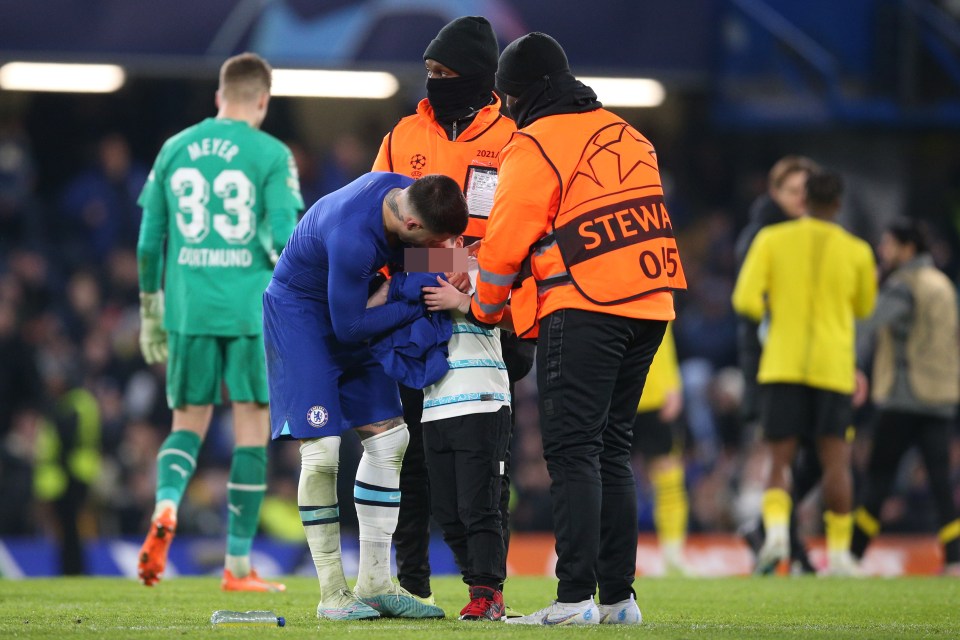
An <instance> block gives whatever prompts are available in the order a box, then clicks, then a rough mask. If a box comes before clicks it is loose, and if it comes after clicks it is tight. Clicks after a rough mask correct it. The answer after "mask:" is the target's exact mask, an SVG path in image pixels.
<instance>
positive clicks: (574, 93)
mask: <svg viewBox="0 0 960 640" xmlns="http://www.w3.org/2000/svg"><path fill="white" fill-rule="evenodd" d="M496 75H497V82H496V85H497V89H499V90H500V92H501V93H503V94H505V95H508V96H513V97H514V98H516V99H517V100H516V102H515V103H514V104H513V106H512V107H511V109H510V116H511V117H512V118H513V119H514V120H516V122H517V126H518V127H521V128H522V127H525V126H526V125H528V124H531V123H532V122H533V121H534V120H536V119H538V118H542V117H543V116H549V115H556V114H561V113H583V112H585V111H593V110H594V109H599V108H600V107H601V106H602V105H601V104H600V102H599V101H597V94H596V93H594V92H593V89H591V88H590V87H588V86H587V85H585V84H583V83H582V82H580V81H579V80H577V79H576V78H575V77H574V76H573V74H572V73H571V72H570V64H569V63H568V62H567V54H566V53H564V51H563V48H562V47H561V46H560V43H558V42H557V41H556V40H554V39H553V38H551V37H550V36H548V35H547V34H545V33H539V32H534V33H528V34H527V35H525V36H523V37H522V38H518V39H516V40H514V41H513V42H511V43H510V44H509V45H507V47H506V48H505V49H504V50H503V54H502V55H501V56H500V63H499V66H498V68H497V74H496Z"/></svg>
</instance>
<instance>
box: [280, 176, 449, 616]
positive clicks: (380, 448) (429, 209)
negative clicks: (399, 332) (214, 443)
mask: <svg viewBox="0 0 960 640" xmlns="http://www.w3.org/2000/svg"><path fill="white" fill-rule="evenodd" d="M466 225H467V204H466V201H465V199H464V196H463V192H462V191H461V189H460V186H459V185H458V184H457V183H456V181H454V180H452V179H450V178H448V177H445V176H441V175H429V176H424V177H423V178H421V179H420V180H417V181H414V180H413V179H411V178H408V177H406V176H400V175H397V174H392V173H370V174H366V175H364V176H361V177H360V178H358V179H357V180H355V181H354V182H352V183H350V184H348V185H347V186H345V187H343V188H342V189H340V190H338V191H335V192H334V193H331V194H329V195H327V196H325V197H323V198H321V199H320V200H319V201H318V202H317V203H316V204H314V205H313V207H311V208H310V210H309V211H307V213H306V215H305V216H304V217H303V219H302V220H301V221H300V223H299V224H298V225H297V227H296V229H295V230H294V232H293V234H292V235H291V236H290V240H289V241H288V243H287V246H286V248H285V249H284V251H283V253H282V254H281V256H280V261H279V262H278V263H277V267H276V269H275V271H274V275H273V280H272V281H271V282H270V285H269V287H268V288H267V290H266V293H264V296H263V302H264V314H263V324H264V343H265V347H266V353H267V377H268V380H269V385H270V401H271V402H270V419H271V427H272V431H273V438H274V439H281V438H285V439H298V440H300V442H301V444H300V459H301V473H300V484H299V488H298V500H297V501H298V503H299V506H300V517H301V520H302V521H303V526H304V531H305V533H306V537H307V543H308V545H309V547H310V552H311V555H312V556H313V560H314V564H315V565H316V568H317V575H318V578H319V580H320V604H319V605H318V606H317V615H318V617H321V618H330V619H336V620H344V619H347V620H354V619H361V618H371V617H377V616H384V617H404V618H433V617H442V616H443V611H442V609H440V608H439V607H436V606H433V605H430V604H426V603H423V602H421V601H420V600H418V599H417V598H414V597H413V596H412V595H411V594H409V593H408V592H406V590H404V589H403V588H402V587H400V585H399V584H396V583H395V582H394V581H393V579H392V577H391V574H390V545H391V539H392V536H393V532H394V529H395V528H396V525H397V513H398V507H399V504H400V489H399V487H400V465H401V462H402V461H403V454H404V451H405V450H406V447H407V442H408V439H409V436H408V434H407V428H406V425H405V424H404V423H403V419H402V417H401V416H402V415H403V411H402V409H401V405H400V395H399V391H398V387H397V383H396V381H394V380H393V379H392V378H390V377H388V376H387V374H386V373H385V372H384V370H383V368H382V366H381V365H380V364H379V362H377V361H376V360H375V359H374V357H373V355H372V354H371V352H370V349H369V347H368V345H367V343H366V341H367V340H369V339H370V338H372V337H374V336H378V335H381V334H384V333H388V332H390V331H391V330H393V329H396V328H398V327H401V326H403V325H405V324H407V323H408V322H411V321H412V320H414V319H415V318H416V317H417V316H418V315H419V314H420V313H422V311H421V310H420V309H419V308H418V307H415V306H413V305H407V304H403V303H396V302H394V303H391V302H387V303H386V304H382V305H379V306H370V307H369V308H368V296H369V291H370V287H371V283H373V282H375V278H376V276H377V274H378V272H379V271H380V269H382V268H383V267H384V266H385V265H386V264H387V263H392V264H395V263H400V262H402V251H403V248H404V247H405V246H421V247H425V246H439V245H440V244H442V243H444V242H445V241H446V240H447V239H449V238H452V237H456V236H458V235H460V234H461V233H463V231H464V229H465V228H466ZM384 293H385V289H384V288H383V287H381V288H380V289H379V290H378V292H377V293H375V294H374V296H375V297H376V296H378V295H380V296H382V295H384ZM411 307H413V308H412V309H411ZM347 430H354V431H356V432H357V434H358V435H359V437H360V439H361V442H362V445H363V449H364V451H363V456H362V458H361V460H360V465H359V468H358V469H357V476H356V480H355V483H354V502H355V503H356V508H357V518H358V521H359V525H360V568H359V576H358V580H357V585H356V588H355V590H354V591H350V590H349V589H348V588H347V582H346V579H345V577H344V572H343V564H342V561H341V557H340V524H339V509H338V507H337V494H336V486H337V469H338V461H339V453H340V437H341V434H342V433H343V432H344V431H347Z"/></svg>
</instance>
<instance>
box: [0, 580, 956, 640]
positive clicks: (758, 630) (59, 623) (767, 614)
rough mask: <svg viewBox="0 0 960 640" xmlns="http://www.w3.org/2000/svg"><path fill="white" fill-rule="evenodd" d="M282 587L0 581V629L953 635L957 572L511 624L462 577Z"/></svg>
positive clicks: (193, 633)
mask: <svg viewBox="0 0 960 640" xmlns="http://www.w3.org/2000/svg"><path fill="white" fill-rule="evenodd" d="M286 584H287V592H286V593H283V594H236V593H222V592H221V591H220V588H219V587H220V585H219V579H216V578H176V579H170V580H166V581H164V582H162V583H160V584H159V585H158V586H157V587H154V588H152V589H148V588H146V587H143V586H141V585H140V584H139V583H137V582H135V581H133V580H125V579H119V578H60V579H43V580H41V579H34V580H19V581H15V580H0V638H57V639H58V640H63V639H65V638H158V639H160V638H162V639H164V640H170V639H171V638H178V637H186V638H255V637H256V638H258V639H259V640H266V638H269V637H277V638H281V637H282V638H287V639H288V640H293V639H295V638H296V639H299V638H310V639H311V640H316V639H317V638H322V639H323V640H331V639H334V638H356V639H366V638H374V639H380V638H382V639H384V640H433V639H439V638H449V637H454V638H457V639H467V638H481V637H482V638H495V639H500V638H530V637H541V635H542V634H549V635H550V636H551V637H555V638H583V637H589V638H598V639H599V638H634V637H644V638H831V639H835V638H927V637H931V638H957V637H960V606H958V605H960V580H954V579H950V578H898V579H879V578H874V579H864V580H853V579H846V580H844V579H833V580H825V579H817V578H723V579H703V580H691V579H638V580H637V582H636V585H635V586H636V589H637V592H638V596H639V597H638V600H639V602H640V609H641V610H642V611H643V617H644V624H643V626H642V627H617V626H605V625H604V626H595V627H558V628H550V629H543V628H541V627H516V626H507V625H504V624H500V623H476V622H473V623H469V622H459V621H457V620H456V614H457V612H459V610H460V608H461V607H462V606H463V605H464V604H466V587H464V586H463V584H462V583H460V581H459V580H458V579H456V578H449V577H445V578H435V579H434V581H433V585H434V589H435V590H436V596H437V601H438V604H440V605H441V606H442V607H443V608H444V609H446V611H447V614H448V616H449V617H448V619H446V620H427V621H405V620H375V621H359V622H330V621H324V622H318V621H317V619H316V606H317V600H318V599H319V589H318V587H317V583H316V580H313V579H308V578H289V579H287V580H286ZM555 584H556V583H555V581H553V580H548V579H543V578H511V579H510V581H509V582H508V583H507V589H506V599H507V602H508V603H509V604H510V605H511V606H512V607H514V608H516V609H518V610H520V611H522V612H524V613H529V612H531V611H533V610H535V609H539V608H541V607H543V606H546V605H547V604H549V601H550V599H551V597H552V596H553V595H554V593H555ZM216 609H234V610H240V611H245V610H249V609H270V610H273V611H274V612H276V614H277V615H282V616H284V617H286V619H287V626H286V627H285V628H283V629H279V628H265V627H255V628H230V629H217V628H213V627H211V625H210V623H209V620H210V614H211V613H212V612H213V611H214V610H216Z"/></svg>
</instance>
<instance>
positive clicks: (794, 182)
mask: <svg viewBox="0 0 960 640" xmlns="http://www.w3.org/2000/svg"><path fill="white" fill-rule="evenodd" d="M806 185H807V172H806V171H794V172H792V173H788V174H787V176H786V177H785V178H784V179H783V182H781V183H780V186H779V187H771V188H770V197H771V198H773V201H774V202H776V203H777V205H778V206H779V207H780V208H781V209H783V212H784V213H785V214H786V215H787V217H788V218H799V217H800V216H802V215H803V214H804V213H805V212H806V207H805V206H804V198H805V196H806Z"/></svg>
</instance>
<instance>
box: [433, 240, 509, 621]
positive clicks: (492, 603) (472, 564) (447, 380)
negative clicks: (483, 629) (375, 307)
mask: <svg viewBox="0 0 960 640" xmlns="http://www.w3.org/2000/svg"><path fill="white" fill-rule="evenodd" d="M451 248H452V249H453V251H452V253H453V255H454V258H453V260H454V262H455V263H457V262H459V263H460V265H461V268H462V265H464V264H465V265H466V266H467V272H468V274H469V276H470V281H471V284H472V285H473V286H475V285H476V276H477V263H476V260H475V259H473V258H472V257H470V258H467V255H466V254H467V251H466V249H463V236H460V237H458V238H456V239H455V240H452V241H450V242H449V243H448V247H447V248H446V249H441V250H439V251H438V250H437V249H430V250H429V251H430V253H431V254H432V253H433V252H435V251H438V253H437V254H435V255H442V254H449V253H450V249H451ZM433 260H434V258H433V256H431V258H430V261H431V263H430V266H431V268H430V271H450V270H451V269H450V268H449V267H447V266H446V265H445V264H442V263H441V264H434V262H433ZM434 267H439V268H434ZM453 270H454V271H457V270H459V269H456V268H454V269H453ZM437 280H438V285H439V286H437V287H424V289H423V292H424V302H425V303H426V306H427V309H428V310H430V311H441V310H447V311H450V313H451V316H452V320H453V337H452V338H451V339H450V342H449V356H448V363H449V366H450V369H449V371H448V372H447V374H446V375H445V376H444V377H443V378H441V379H440V380H439V381H438V382H436V383H435V384H432V385H430V386H429V387H427V388H426V389H424V397H423V442H424V448H425V450H426V461H427V468H428V472H429V475H430V493H431V509H432V511H433V517H434V518H435V519H436V520H437V522H438V524H439V525H440V528H441V530H442V531H443V538H444V540H445V541H446V543H447V544H448V545H449V546H450V549H451V550H452V551H453V554H454V557H455V558H456V562H457V565H458V567H459V568H460V572H461V573H462V574H463V581H464V582H465V583H466V584H467V585H468V586H469V587H470V602H468V603H467V605H466V606H465V607H464V608H463V609H462V610H461V611H460V619H461V620H501V619H503V617H504V604H503V593H502V591H501V589H502V586H503V581H504V580H505V579H506V575H505V571H504V568H505V566H506V563H505V562H504V554H505V550H504V549H505V547H504V543H503V532H502V530H501V522H500V509H499V504H500V486H501V482H500V481H501V476H502V475H503V474H504V471H505V469H504V467H505V460H506V451H507V445H508V442H509V438H510V383H509V380H508V379H507V367H506V365H505V364H504V362H503V354H502V352H501V347H500V335H499V333H500V329H499V328H494V329H485V328H482V327H479V326H477V325H475V324H472V323H470V322H468V321H467V319H466V316H465V313H466V312H467V310H468V309H469V307H470V295H469V294H466V293H461V292H460V291H459V290H458V289H457V288H456V287H454V286H453V285H451V284H450V283H449V282H447V281H446V280H443V279H442V278H439V277H438V278H437ZM471 293H472V292H471ZM505 322H506V323H509V322H510V321H509V318H508V319H506V320H505Z"/></svg>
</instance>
